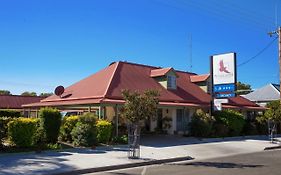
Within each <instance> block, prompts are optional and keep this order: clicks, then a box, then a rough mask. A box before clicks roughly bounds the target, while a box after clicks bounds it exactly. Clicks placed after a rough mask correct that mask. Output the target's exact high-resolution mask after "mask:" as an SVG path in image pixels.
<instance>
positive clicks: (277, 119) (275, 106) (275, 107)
mask: <svg viewBox="0 0 281 175" xmlns="http://www.w3.org/2000/svg"><path fill="white" fill-rule="evenodd" d="M266 107H267V108H268V109H267V110H266V111H265V113H264V115H263V116H261V117H259V118H258V119H257V120H258V121H259V123H267V122H268V125H270V128H271V129H275V130H271V134H272V135H273V132H274V131H278V129H279V131H280V128H281V108H280V101H279V100H275V101H272V102H269V103H268V104H267V105H266ZM278 125H279V128H278V127H277V126H278Z"/></svg>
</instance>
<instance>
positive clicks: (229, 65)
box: [212, 53, 236, 85]
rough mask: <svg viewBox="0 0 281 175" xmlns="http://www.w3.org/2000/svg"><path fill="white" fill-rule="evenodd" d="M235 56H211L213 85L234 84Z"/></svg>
mask: <svg viewBox="0 0 281 175" xmlns="http://www.w3.org/2000/svg"><path fill="white" fill-rule="evenodd" d="M234 57H235V54H234V53H227V54H221V55H214V56H212V61H213V63H212V69H213V72H212V75H213V84H214V85H219V84H234V83H235V75H236V73H235V58H234Z"/></svg>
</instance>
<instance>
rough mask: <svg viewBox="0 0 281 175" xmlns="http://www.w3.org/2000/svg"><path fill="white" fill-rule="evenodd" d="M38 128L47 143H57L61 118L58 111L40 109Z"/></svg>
mask: <svg viewBox="0 0 281 175" xmlns="http://www.w3.org/2000/svg"><path fill="white" fill-rule="evenodd" d="M39 117H40V127H42V128H43V130H44V132H45V136H46V141H47V143H56V142H57V141H58V136H59V131H60V125H61V120H62V116H61V113H60V111H59V110H57V109H53V108H42V109H40V111H39Z"/></svg>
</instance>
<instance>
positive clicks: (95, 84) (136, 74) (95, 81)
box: [25, 62, 258, 108]
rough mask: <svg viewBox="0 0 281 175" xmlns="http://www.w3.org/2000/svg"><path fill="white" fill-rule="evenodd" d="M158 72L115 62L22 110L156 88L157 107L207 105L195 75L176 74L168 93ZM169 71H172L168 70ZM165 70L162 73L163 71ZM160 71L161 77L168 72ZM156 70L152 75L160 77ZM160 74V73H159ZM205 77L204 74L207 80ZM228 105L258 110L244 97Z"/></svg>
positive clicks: (118, 99) (115, 99)
mask: <svg viewBox="0 0 281 175" xmlns="http://www.w3.org/2000/svg"><path fill="white" fill-rule="evenodd" d="M156 69H157V70H158V68H157V67H152V66H145V65H139V64H134V63H128V62H115V63H113V64H110V65H109V66H108V67H106V68H105V69H103V70H101V71H99V72H97V73H96V74H93V75H91V76H89V77H88V78H85V79H83V80H81V81H79V82H78V83H75V84H73V85H72V86H69V87H68V88H66V89H65V93H64V94H63V95H62V96H67V95H70V96H68V97H65V98H60V97H58V96H56V95H53V96H50V97H48V98H46V99H44V100H41V103H40V104H33V105H32V104H30V105H25V107H28V106H29V107H31V106H40V105H41V106H42V105H50V106H51V105H54V106H55V105H73V104H94V103H123V98H122V90H124V89H129V90H133V91H134V90H138V91H140V92H143V91H145V90H147V89H157V90H158V91H159V92H160V97H159V100H160V105H174V106H202V107H207V106H209V105H210V99H211V98H210V95H209V94H207V93H205V92H204V91H203V90H202V89H201V88H200V87H199V86H197V85H196V84H194V83H192V82H191V77H192V76H194V75H195V74H194V73H188V72H182V71H176V70H174V71H175V73H176V74H177V76H178V78H177V89H175V90H168V89H166V88H164V87H163V86H162V85H161V84H160V83H158V82H157V81H156V80H155V79H154V78H152V77H151V73H152V72H154V71H156ZM168 69H170V70H171V69H172V68H168ZM164 70H165V71H164ZM164 70H163V69H161V71H159V72H161V74H162V73H164V72H166V71H169V70H166V69H164ZM159 72H157V71H156V73H157V74H156V73H155V72H154V73H153V75H160V73H159ZM158 73H159V74H158ZM206 76H207V75H205V77H206ZM97 99H98V100H99V101H98V100H97ZM227 105H229V106H236V107H239V108H242V107H245V106H248V107H249V106H251V107H258V106H257V105H256V104H255V103H252V102H250V101H249V100H247V99H245V98H243V97H239V96H238V97H235V98H231V99H230V100H229V104H227Z"/></svg>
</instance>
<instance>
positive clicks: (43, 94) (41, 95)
mask: <svg viewBox="0 0 281 175" xmlns="http://www.w3.org/2000/svg"><path fill="white" fill-rule="evenodd" d="M51 95H53V93H51V92H50V93H41V94H40V95H39V96H40V97H49V96H51Z"/></svg>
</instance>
